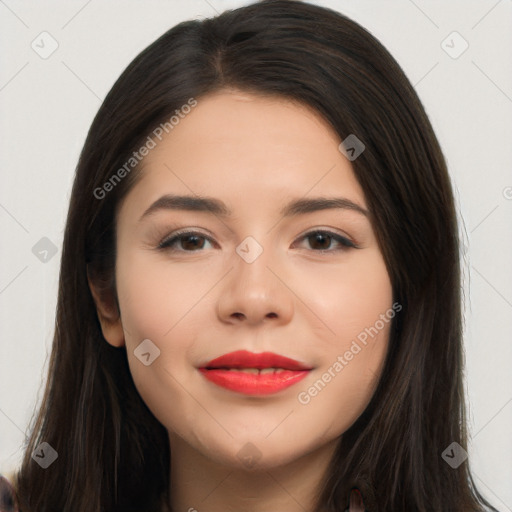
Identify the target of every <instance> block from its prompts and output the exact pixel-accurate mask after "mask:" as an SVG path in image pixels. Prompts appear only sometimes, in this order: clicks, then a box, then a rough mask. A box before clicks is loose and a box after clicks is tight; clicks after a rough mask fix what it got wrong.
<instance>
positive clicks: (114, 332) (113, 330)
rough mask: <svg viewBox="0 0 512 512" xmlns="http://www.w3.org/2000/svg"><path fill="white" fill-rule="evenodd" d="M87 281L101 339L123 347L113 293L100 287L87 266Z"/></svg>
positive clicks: (121, 332)
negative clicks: (98, 323)
mask: <svg viewBox="0 0 512 512" xmlns="http://www.w3.org/2000/svg"><path fill="white" fill-rule="evenodd" d="M87 281H88V282H89V288H90V290H91V294H92V297H93V299H94V303H95V304H96V311H97V313H98V319H99V321H100V325H101V330H102V332H103V337H104V338H105V340H106V341H107V342H108V343H110V344H111V345H112V346H113V347H123V346H124V344H125V340H124V331H123V325H122V323H121V316H120V315H119V309H118V307H117V303H116V300H115V297H114V293H113V291H112V290H111V289H110V288H106V287H105V286H104V285H103V286H102V283H101V280H100V279H97V278H95V277H94V276H93V275H92V273H91V271H90V268H89V266H87Z"/></svg>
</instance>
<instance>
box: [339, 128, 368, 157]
mask: <svg viewBox="0 0 512 512" xmlns="http://www.w3.org/2000/svg"><path fill="white" fill-rule="evenodd" d="M338 149H339V151H340V152H341V153H343V154H344V155H345V156H346V157H347V158H348V159H349V160H350V161H351V162H353V161H354V160H355V159H356V158H357V157H358V156H359V155H360V154H361V153H362V152H363V151H364V150H365V149H366V146H365V145H364V144H363V142H362V141H361V139H359V138H358V137H356V136H355V135H354V134H353V133H351V134H350V135H349V136H348V137H347V138H346V139H345V140H344V141H343V142H342V143H341V144H340V145H339V146H338Z"/></svg>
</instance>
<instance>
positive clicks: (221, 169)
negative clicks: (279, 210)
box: [127, 91, 365, 208]
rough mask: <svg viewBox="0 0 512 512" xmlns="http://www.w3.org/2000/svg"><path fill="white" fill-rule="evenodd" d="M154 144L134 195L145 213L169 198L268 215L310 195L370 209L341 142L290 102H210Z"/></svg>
mask: <svg viewBox="0 0 512 512" xmlns="http://www.w3.org/2000/svg"><path fill="white" fill-rule="evenodd" d="M155 142H156V146H155V148H154V149H152V150H151V151H150V153H149V154H148V155H147V156H146V157H145V158H144V160H143V161H142V165H141V172H142V177H141V180H140V182H139V183H138V184H137V185H136V186H135V187H134V189H135V190H132V191H131V193H130V194H129V196H130V195H134V194H135V195H136V196H137V198H138V202H141V203H144V204H146V205H147V203H148V202H150V201H154V200H155V199H156V198H157V196H159V195H161V194H163V193H166V192H174V193H187V194H194V193H195V194H204V195H210V196H217V197H221V198H223V199H224V201H225V202H227V203H232V204H234V203H236V202H237V201H239V200H240V199H241V198H245V199H246V201H245V204H249V203H251V202H252V201H256V202H258V203H259V204H260V205H261V206H262V207H264V206H265V205H270V204H271V203H275V202H276V201H278V202H281V203H282V202H283V201H285V198H289V197H302V196H306V195H307V194H312V195H336V194H338V195H339V194H342V195H343V196H346V197H349V198H350V199H352V200H354V201H357V202H359V204H361V205H362V206H364V204H365V201H364V194H363V191H362V189H361V187H360V185H359V183H358V182H357V180H356V178H355V175H354V172H353V169H352V166H351V164H350V162H349V161H348V160H347V158H346V157H345V156H344V155H343V154H342V153H341V152H340V151H339V149H338V146H339V144H340V142H341V139H340V138H339V136H338V135H337V134H336V132H335V131H334V130H333V129H332V127H331V126H330V125H329V123H328V122H327V121H325V120H324V119H323V118H322V117H321V116H320V114H318V113H317V112H316V111H314V110H313V109H312V108H310V107H308V106H305V105H302V104H300V103H297V102H294V101H291V100H288V99H286V98H279V97H268V96H261V95H255V94H252V93H246V92H240V91H220V92H218V93H214V94H210V95H208V96H205V97H203V98H199V99H198V102H197V106H195V107H194V108H193V109H192V110H191V112H190V113H189V114H186V115H183V116H182V117H181V118H180V121H179V123H178V124H177V125H176V126H174V128H173V129H172V131H170V132H169V133H168V134H166V135H164V137H163V138H162V140H161V141H158V140H156V141H155ZM127 199H128V200H129V197H128V198H127ZM141 208H142V205H141Z"/></svg>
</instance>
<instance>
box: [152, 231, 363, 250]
mask: <svg viewBox="0 0 512 512" xmlns="http://www.w3.org/2000/svg"><path fill="white" fill-rule="evenodd" d="M319 234H320V235H324V236H328V237H331V238H332V239H334V240H335V241H336V242H338V243H339V244H341V245H342V246H343V247H342V248H340V249H334V250H331V249H311V250H312V251H313V252H319V253H328V252H338V251H346V250H347V249H351V248H353V249H358V246H357V245H356V244H354V243H353V242H352V241H350V240H349V239H348V238H345V237H344V236H341V235H339V234H338V233H334V232H333V231H328V230H325V229H315V230H312V231H308V232H307V233H305V234H304V235H303V236H301V237H300V238H299V241H303V240H306V239H308V238H310V237H312V236H314V235H319ZM191 236H196V237H199V238H204V239H206V240H208V241H209V242H210V243H213V240H212V239H211V238H210V237H209V236H206V235H204V234H202V233H199V232H197V231H181V232H177V233H173V234H172V235H171V236H169V237H167V238H164V240H162V241H161V242H160V243H159V245H158V249H160V250H162V251H172V252H201V250H200V249H199V250H195V251H187V250H184V249H183V250H182V249H175V248H173V245H174V244H175V243H176V242H178V241H179V240H183V239H186V238H187V237H191Z"/></svg>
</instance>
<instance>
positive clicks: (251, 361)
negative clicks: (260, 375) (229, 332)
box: [201, 350, 312, 371]
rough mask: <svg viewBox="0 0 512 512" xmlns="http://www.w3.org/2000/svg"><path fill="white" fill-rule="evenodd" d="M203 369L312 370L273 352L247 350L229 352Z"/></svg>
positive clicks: (205, 365)
mask: <svg viewBox="0 0 512 512" xmlns="http://www.w3.org/2000/svg"><path fill="white" fill-rule="evenodd" d="M201 368H207V369H210V370H211V369H214V368H235V369H236V368H257V369H258V370H261V369H264V368H282V369H284V370H296V371H297V370H311V369H312V367H309V366H306V365H303V364H302V363H300V362H299V361H296V360H295V359H290V358H289V357H285V356H281V355H279V354H274V353H273V352H260V353H259V354H256V353H254V352H249V351H247V350H237V351H235V352H229V354H224V355H223V356H220V357H217V358H215V359H212V360H211V361H209V362H208V363H206V364H204V365H202V366H201Z"/></svg>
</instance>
